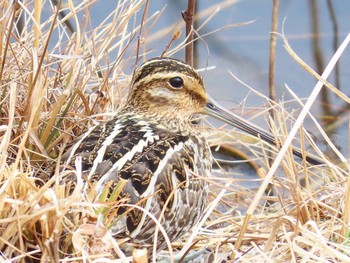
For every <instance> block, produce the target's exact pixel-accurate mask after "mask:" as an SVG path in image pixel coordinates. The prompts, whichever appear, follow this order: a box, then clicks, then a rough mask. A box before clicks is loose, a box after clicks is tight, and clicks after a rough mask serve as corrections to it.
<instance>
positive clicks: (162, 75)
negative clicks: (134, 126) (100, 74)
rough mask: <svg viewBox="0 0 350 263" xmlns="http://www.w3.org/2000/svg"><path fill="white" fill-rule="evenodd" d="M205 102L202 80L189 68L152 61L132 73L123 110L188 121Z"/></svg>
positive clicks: (163, 60) (172, 62) (176, 62)
mask: <svg viewBox="0 0 350 263" xmlns="http://www.w3.org/2000/svg"><path fill="white" fill-rule="evenodd" d="M206 102H207V95H206V92H205V88H204V84H203V80H202V78H201V76H200V75H199V74H198V73H197V71H195V70H194V69H193V68H192V67H190V66H189V65H187V64H185V63H184V62H182V61H180V60H176V59H170V58H153V59H150V60H148V61H147V62H145V63H144V64H142V65H141V67H140V68H139V69H138V70H137V71H136V72H135V74H134V77H133V81H132V87H131V91H130V94H129V97H128V100H127V105H126V107H127V108H128V109H132V110H133V111H137V112H147V115H150V116H152V115H153V116H158V117H160V118H161V117H165V118H167V119H177V118H179V119H181V120H185V121H186V120H188V121H189V120H190V118H191V117H192V115H194V114H196V113H198V112H202V111H203V108H204V107H205V105H206Z"/></svg>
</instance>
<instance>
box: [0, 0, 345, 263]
mask: <svg viewBox="0 0 350 263" xmlns="http://www.w3.org/2000/svg"><path fill="white" fill-rule="evenodd" d="M53 2H55V1H53ZM94 2H95V0H88V1H77V2H74V4H73V2H72V1H68V4H67V6H61V7H60V8H58V9H56V8H55V7H53V8H52V9H50V11H49V13H50V14H49V15H47V13H45V12H43V10H42V5H45V6H47V5H49V3H48V2H43V3H42V1H24V2H23V3H22V2H21V1H16V4H13V3H12V1H2V2H0V12H1V17H0V54H1V58H0V62H1V63H0V85H1V89H0V96H1V99H0V137H1V142H0V207H1V210H0V251H1V254H0V261H1V260H3V261H6V262H7V261H8V262H31V261H32V262H39V261H42V262H47V261H51V262H59V261H62V262H68V261H75V262H77V261H84V262H90V261H91V262H107V261H108V260H110V261H112V260H114V259H116V258H120V259H124V260H125V259H126V256H125V255H123V252H122V251H121V250H120V249H119V246H120V244H121V243H123V242H128V240H127V239H125V240H116V239H114V238H113V237H112V236H111V235H110V233H109V232H108V227H109V225H110V224H111V222H112V221H113V220H115V208H116V207H118V205H119V203H118V202H117V201H116V199H117V196H118V191H119V190H120V188H119V187H117V188H116V191H115V192H114V195H113V196H112V197H109V198H107V197H101V200H100V203H98V204H96V203H95V204H94V203H91V202H90V201H89V200H91V198H92V197H93V195H94V193H93V192H86V191H85V190H84V189H85V188H84V178H83V175H82V174H81V173H80V172H79V171H77V173H76V176H77V178H78V179H77V182H78V183H77V184H76V185H74V186H73V185H72V184H71V182H60V178H61V177H62V176H64V175H62V174H61V173H60V172H59V169H58V165H59V159H60V156H61V154H62V151H63V149H64V146H65V145H66V144H67V143H70V142H71V141H72V140H73V139H74V138H76V137H77V136H79V135H80V134H82V133H83V132H84V131H85V130H86V129H87V128H88V127H90V126H91V125H92V124H93V123H95V122H96V121H103V120H106V119H108V118H110V117H111V116H112V115H113V112H115V110H116V109H117V108H118V105H120V104H121V103H123V100H124V98H125V94H126V92H127V88H128V83H129V81H130V78H131V70H130V65H133V63H135V61H136V59H135V57H138V58H139V59H143V58H144V56H146V55H147V54H146V53H147V52H146V51H143V49H142V41H143V40H142V37H143V35H141V36H140V35H139V33H140V32H144V31H143V30H144V29H143V27H144V26H145V25H147V30H148V29H149V28H151V27H152V26H153V24H154V23H155V22H157V19H158V16H160V15H162V12H160V13H157V14H152V15H150V16H147V12H146V10H147V8H146V7H145V5H144V1H141V0H130V1H124V2H123V1H119V2H118V6H117V7H116V8H115V10H111V13H110V16H109V17H107V18H106V19H105V20H104V21H103V22H102V23H101V24H100V25H99V26H97V27H94V28H91V27H90V22H91V21H90V15H91V14H90V12H89V10H90V7H91V6H92V5H93V4H94ZM62 10H64V12H63V13H62V12H61V11H62ZM136 14H138V17H142V21H143V22H144V23H135V21H136V20H135V15H136ZM45 16H47V17H45ZM19 21H22V24H20V23H19ZM72 21H73V23H74V26H72V24H71V23H72ZM74 27H75V28H74ZM70 30H72V31H74V32H71V31H70ZM178 34H179V33H178V30H177V29H173V28H169V29H168V30H165V31H163V32H158V33H157V35H152V36H147V37H149V38H153V39H159V38H164V37H167V38H169V40H170V39H171V38H176V37H177V35H178ZM145 36H146V33H145ZM286 45H287V42H286ZM344 45H345V46H346V45H347V43H345V44H344ZM183 47H184V43H181V44H179V45H178V46H176V47H174V48H173V49H172V50H170V51H167V50H166V52H167V54H168V55H169V54H170V55H171V54H172V53H173V52H174V51H175V50H178V49H180V48H183ZM289 52H290V53H291V56H293V57H295V59H298V58H297V57H296V55H295V54H293V52H292V50H291V49H289ZM111 54H112V55H111ZM340 55H341V54H338V57H339V56H340ZM112 58H115V59H112ZM335 59H336V58H335ZM300 63H302V62H300ZM305 67H306V69H307V66H305ZM128 71H129V72H130V73H128V74H127V73H125V72H128ZM311 74H312V73H311ZM326 84H327V83H326ZM319 85H320V84H318V86H316V87H315V90H316V89H318V88H320V86H319ZM328 87H329V89H330V90H332V91H333V92H337V93H338V94H339V96H342V97H341V98H342V99H343V100H344V102H345V103H349V98H348V97H347V96H345V95H344V94H342V93H340V91H338V90H334V89H333V88H332V87H331V86H328ZM312 99H313V98H311V101H310V103H312ZM295 100H296V101H298V98H297V97H296V98H295ZM310 105H311V104H310ZM306 107H307V104H306V106H305V108H306ZM273 108H274V109H275V111H274V113H275V120H276V121H275V125H273V126H272V131H273V132H274V133H275V134H276V136H277V134H279V137H280V138H282V139H286V140H287V141H288V138H287V132H286V130H287V127H286V123H287V122H290V119H289V118H291V117H290V115H289V114H288V113H287V112H286V111H285V110H284V109H283V103H280V104H275V105H274V107H273ZM295 123H296V126H294V128H293V129H295V132H297V131H299V135H300V141H301V146H304V145H305V144H306V143H309V144H310V145H311V147H312V148H313V150H314V152H315V155H317V156H318V158H321V159H322V160H323V161H324V163H325V164H324V165H319V166H312V165H310V164H307V163H306V162H305V160H301V161H300V160H295V159H294V157H293V156H292V154H291V147H290V143H287V146H286V151H287V154H286V155H283V154H282V155H281V154H280V155H277V157H276V158H275V159H276V164H275V165H272V166H270V163H269V157H268V156H269V155H270V154H276V153H277V152H278V149H277V147H276V148H275V149H272V148H270V147H267V146H264V145H263V144H261V143H260V141H256V140H255V141H252V140H250V139H249V140H247V138H246V137H243V142H242V141H240V142H237V137H239V138H241V139H242V135H239V136H238V133H237V132H234V131H231V130H228V129H229V128H227V129H226V130H223V129H217V128H216V129H215V128H213V129H211V130H212V133H211V137H210V138H211V142H212V145H213V149H218V148H220V147H219V146H220V145H222V146H223V147H224V146H225V147H226V149H229V152H232V151H231V150H230V149H231V146H232V145H233V144H235V145H237V144H240V145H242V144H243V145H244V147H246V148H247V149H248V150H249V151H250V152H252V153H253V154H254V155H255V156H257V157H259V158H258V159H259V160H261V161H259V162H252V164H253V167H255V168H256V170H257V173H258V175H259V176H260V179H251V181H259V182H261V187H260V188H259V190H258V191H254V190H252V189H249V188H246V187H244V186H243V184H242V183H241V181H242V180H241V179H239V178H240V177H239V174H235V175H232V174H230V173H228V172H225V171H223V172H221V173H219V174H215V175H213V178H211V187H212V194H211V196H210V198H211V204H210V206H209V207H208V210H207V213H206V215H205V217H204V219H203V221H202V224H200V225H198V226H197V227H196V228H195V229H193V231H192V233H189V235H188V236H186V237H184V238H183V239H182V240H181V241H179V242H176V243H174V244H173V246H172V250H171V251H170V253H169V252H168V253H165V254H166V256H164V257H165V258H167V257H169V260H173V257H174V254H176V253H175V252H177V251H178V250H181V249H182V252H183V253H182V254H180V256H179V255H177V256H175V257H177V259H179V258H181V257H182V256H183V255H185V254H191V253H192V255H193V253H194V251H200V253H199V254H195V257H203V258H207V260H208V262H218V261H220V260H221V259H226V260H227V259H228V258H230V259H235V260H238V261H241V262H248V261H249V262H252V261H259V262H261V261H266V262H271V261H287V262H289V261H293V262H299V261H304V262H324V261H331V262H338V261H339V262H340V261H344V262H349V261H350V247H349V225H350V195H349V191H348V189H349V187H350V179H349V167H348V161H347V159H346V158H345V157H343V156H342V155H341V154H340V153H338V152H337V151H335V152H336V153H337V154H338V155H337V157H338V158H339V159H340V160H341V161H342V163H341V165H339V164H337V163H333V162H331V161H329V160H328V159H327V158H326V157H325V156H323V155H322V154H321V153H320V151H319V150H318V148H317V145H316V144H315V143H314V142H313V140H312V138H311V136H309V135H308V133H307V132H306V131H305V130H303V129H302V128H300V129H299V126H300V125H301V123H302V119H300V120H297V121H296V122H295ZM277 127H278V128H277ZM281 131H282V132H281ZM281 133H282V135H281ZM328 143H329V146H330V147H331V148H335V147H334V146H333V145H332V143H331V142H330V141H328ZM301 148H304V147H301ZM283 156H284V158H283V160H282V157H283ZM218 165H219V166H220V163H219V164H218ZM277 166H278V167H280V171H279V172H280V173H282V174H283V176H279V177H274V176H273V174H274V173H275V171H274V170H273V169H274V167H277ZM271 167H272V168H271ZM247 181H249V180H247ZM59 182H60V183H59ZM267 186H269V187H267ZM120 187H122V186H120ZM266 188H268V189H270V193H271V194H270V195H268V194H264V193H266V192H267V191H265V190H266ZM84 191H85V192H84ZM82 193H84V194H82ZM242 208H244V209H242ZM159 234H160V233H159ZM202 248H207V249H208V250H207V251H210V255H208V253H204V252H203V251H202V250H201V249H202ZM207 251H206V252H207ZM141 254H142V252H141ZM169 255H170V256H169ZM139 262H142V259H139Z"/></svg>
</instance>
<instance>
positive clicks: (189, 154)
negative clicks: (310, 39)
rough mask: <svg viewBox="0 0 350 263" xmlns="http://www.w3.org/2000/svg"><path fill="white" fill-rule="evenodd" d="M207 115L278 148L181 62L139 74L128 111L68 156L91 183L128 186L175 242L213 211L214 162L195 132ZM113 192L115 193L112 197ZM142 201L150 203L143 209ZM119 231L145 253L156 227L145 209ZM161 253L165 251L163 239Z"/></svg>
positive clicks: (154, 65) (150, 64)
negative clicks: (211, 183)
mask: <svg viewBox="0 0 350 263" xmlns="http://www.w3.org/2000/svg"><path fill="white" fill-rule="evenodd" d="M195 114H208V115H211V116H213V117H215V118H218V119H220V120H222V121H224V122H226V123H229V124H231V125H233V126H236V127H238V128H240V129H242V130H244V131H246V132H248V133H250V134H252V135H254V136H260V138H261V139H263V140H265V141H268V142H270V143H274V140H275V139H274V137H273V136H272V135H270V134H269V133H267V132H264V131H263V130H261V129H259V128H258V127H256V126H254V125H252V124H251V123H248V122H246V121H245V120H244V119H242V118H240V117H238V116H236V115H233V114H231V113H230V112H228V111H226V110H224V109H222V108H221V107H219V106H218V105H217V104H216V103H215V102H214V101H213V100H212V99H211V98H210V97H209V96H208V95H207V94H206V91H205V88H204V84H203V80H202V78H201V77H200V75H199V74H198V73H197V72H196V71H195V70H194V69H193V68H192V67H190V66H188V65H187V64H185V63H184V62H182V61H179V60H175V59H171V58H154V59H151V60H148V61H147V62H145V63H144V64H143V65H142V66H141V67H140V68H139V69H138V70H137V71H136V72H135V74H134V77H133V80H132V84H131V91H130V93H129V96H128V99H127V101H126V104H125V106H124V107H122V108H121V110H120V111H119V112H118V113H117V114H116V115H115V117H114V118H113V119H112V120H110V121H108V122H106V123H104V124H100V125H98V126H96V127H93V128H91V129H90V130H89V131H88V132H86V133H85V134H84V135H83V136H81V137H80V138H78V139H77V140H76V142H75V144H73V146H71V147H70V148H69V149H68V150H67V151H66V152H65V154H64V155H63V156H62V161H63V162H65V164H67V165H70V166H72V167H73V168H74V161H75V159H76V158H77V157H78V156H80V157H81V158H82V169H83V173H84V174H85V175H86V178H87V180H90V181H95V182H97V188H96V190H97V192H98V193H99V191H101V189H103V187H104V185H105V184H107V183H109V182H111V181H112V182H113V184H112V187H111V188H113V185H116V184H117V183H118V182H119V181H121V180H124V181H125V182H126V184H125V187H124V188H123V192H122V196H123V197H127V198H128V200H129V202H130V203H131V204H136V203H138V204H139V205H140V206H142V207H143V208H144V209H146V210H147V211H149V212H150V213H151V214H153V215H154V216H155V217H156V218H158V217H159V216H160V214H161V212H162V211H164V216H163V217H161V219H160V222H161V224H162V226H163V227H164V228H165V230H166V232H167V234H168V237H169V238H170V240H171V241H175V240H176V239H178V238H179V237H181V236H182V235H183V234H184V233H186V232H187V231H188V230H189V229H190V228H191V227H193V226H194V225H196V224H197V223H198V221H199V220H200V219H201V217H202V215H203V213H204V210H205V208H206V205H207V195H208V191H209V185H208V182H207V180H205V178H206V177H210V174H211V166H212V155H211V152H210V148H209V146H208V144H207V142H206V140H205V138H204V137H203V136H202V135H201V133H200V132H199V131H198V129H197V127H196V126H195V125H193V124H192V122H191V121H192V117H193V115H195ZM112 190H113V189H111V191H112ZM140 200H143V201H141V202H140ZM124 223H125V224H124V225H120V224H118V225H117V226H116V228H118V230H120V229H123V230H124V233H127V235H128V236H129V237H130V238H131V240H132V241H133V242H135V243H138V244H140V245H152V244H153V242H154V240H153V235H154V231H155V223H154V222H153V220H152V219H151V218H150V217H149V216H147V215H146V213H143V212H142V211H141V210H139V209H133V210H132V211H131V212H129V213H128V214H127V217H126V220H125V222H124ZM157 244H158V247H159V248H161V247H163V245H164V238H163V237H162V236H161V235H159V237H158V240H157Z"/></svg>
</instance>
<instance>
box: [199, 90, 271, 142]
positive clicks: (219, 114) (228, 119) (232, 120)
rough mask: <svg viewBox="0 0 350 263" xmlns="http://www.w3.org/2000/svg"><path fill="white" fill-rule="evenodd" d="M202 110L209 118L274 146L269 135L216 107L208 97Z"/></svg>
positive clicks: (218, 106)
mask: <svg viewBox="0 0 350 263" xmlns="http://www.w3.org/2000/svg"><path fill="white" fill-rule="evenodd" d="M204 109H205V111H204V113H206V114H207V115H209V116H211V117H214V118H216V119H218V120H221V121H223V122H225V123H227V124H229V125H232V126H233V127H236V128H238V129H240V130H242V131H244V132H246V133H248V134H250V135H253V136H254V137H258V138H261V139H262V140H264V141H266V142H268V143H270V144H273V145H275V144H276V141H275V138H274V136H273V135H272V134H271V133H268V132H267V131H264V130H263V129H261V128H259V127H258V126H256V125H254V124H253V123H251V122H249V121H247V120H245V119H243V118H242V117H240V116H238V115H236V114H234V113H232V112H229V111H228V110H226V109H224V108H223V107H221V106H220V105H218V104H217V103H216V102H215V101H214V100H213V99H212V98H210V97H208V98H207V104H206V106H205V108H204Z"/></svg>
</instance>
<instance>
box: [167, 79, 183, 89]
mask: <svg viewBox="0 0 350 263" xmlns="http://www.w3.org/2000/svg"><path fill="white" fill-rule="evenodd" d="M169 83H170V85H171V86H172V87H173V88H176V89H178V88H181V87H182V86H183V85H184V81H183V79H182V78H180V77H173V78H171V79H169Z"/></svg>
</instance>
